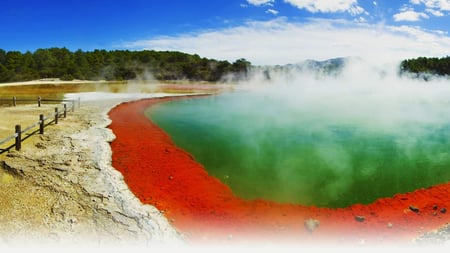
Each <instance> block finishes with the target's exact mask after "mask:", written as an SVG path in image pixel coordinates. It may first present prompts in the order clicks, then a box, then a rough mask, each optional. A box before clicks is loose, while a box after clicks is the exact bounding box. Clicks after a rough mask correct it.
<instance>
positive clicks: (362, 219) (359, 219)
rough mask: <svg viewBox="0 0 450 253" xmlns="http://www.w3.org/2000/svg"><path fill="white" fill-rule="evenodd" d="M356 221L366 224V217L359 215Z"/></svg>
mask: <svg viewBox="0 0 450 253" xmlns="http://www.w3.org/2000/svg"><path fill="white" fill-rule="evenodd" d="M355 220H356V221H357V222H364V221H365V220H366V217H365V216H360V215H358V216H355Z"/></svg>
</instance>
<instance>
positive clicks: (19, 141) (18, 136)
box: [16, 125, 22, 151]
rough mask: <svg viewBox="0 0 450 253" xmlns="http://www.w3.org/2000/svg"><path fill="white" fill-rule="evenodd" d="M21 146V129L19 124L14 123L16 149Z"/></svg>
mask: <svg viewBox="0 0 450 253" xmlns="http://www.w3.org/2000/svg"><path fill="white" fill-rule="evenodd" d="M21 148H22V130H21V127H20V125H16V150H17V151H19V150H20V149H21Z"/></svg>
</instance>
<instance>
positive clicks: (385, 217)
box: [109, 97, 450, 245]
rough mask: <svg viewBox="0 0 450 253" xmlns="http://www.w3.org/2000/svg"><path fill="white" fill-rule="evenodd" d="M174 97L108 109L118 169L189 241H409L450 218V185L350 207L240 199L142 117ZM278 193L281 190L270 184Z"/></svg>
mask: <svg viewBox="0 0 450 253" xmlns="http://www.w3.org/2000/svg"><path fill="white" fill-rule="evenodd" d="M173 99H187V98H186V97H169V98H160V99H145V100H139V101H135V102H129V103H124V104H121V105H119V106H117V107H116V108H114V109H112V110H111V111H110V112H109V117H110V118H111V120H112V123H111V125H110V126H109V127H110V128H111V129H112V131H113V132H114V134H115V135H116V137H117V138H116V139H115V140H114V141H113V142H112V143H111V148H112V151H113V156H112V163H113V167H114V168H116V169H117V170H119V171H120V172H121V173H122V174H123V176H124V179H125V182H126V183H127V184H128V186H129V187H130V190H131V191H132V192H133V193H134V194H135V195H136V196H137V197H138V198H139V199H140V201H142V202H143V203H146V204H150V205H153V206H155V207H156V208H158V209H159V210H160V211H161V212H162V213H163V214H164V215H165V216H166V217H167V219H168V220H169V221H170V222H171V223H172V225H173V226H174V227H175V228H176V229H177V230H178V231H180V232H181V233H183V234H184V235H185V237H186V238H187V240H188V241H190V242H192V243H234V242H238V243H245V242H255V241H263V242H269V243H270V242H273V243H285V242H286V243H302V244H308V243H318V242H319V243H328V244H333V245H334V244H339V245H343V244H344V245H345V244H349V245H355V244H359V243H364V244H365V245H389V244H392V243H395V244H397V243H398V244H403V243H409V242H410V241H411V240H413V239H414V238H415V237H417V236H419V235H421V234H422V233H424V232H427V231H430V230H433V229H437V228H439V227H441V226H443V225H445V224H446V223H447V222H449V221H450V214H448V213H446V212H445V210H446V208H447V205H448V203H450V194H449V193H450V183H447V184H442V185H436V186H433V187H429V188H427V189H418V190H416V191H414V192H411V193H404V194H397V195H395V196H393V197H390V198H382V199H378V200H377V201H375V202H374V203H372V204H368V205H360V204H355V205H352V206H350V207H347V208H318V207H313V206H302V205H293V204H279V203H275V202H271V201H265V200H253V201H249V200H243V199H240V198H239V197H237V196H235V195H234V194H233V192H232V191H231V190H230V188H229V187H228V186H226V185H225V184H223V183H222V182H220V181H219V180H218V179H216V178H215V177H213V176H210V175H208V172H207V171H206V170H205V169H204V168H203V167H202V165H201V164H199V163H198V162H196V161H195V160H194V159H193V158H192V156H191V155H190V154H189V153H187V152H186V151H184V150H182V149H180V148H178V147H177V146H175V144H174V143H173V142H172V140H171V138H170V136H168V135H167V134H166V133H165V132H164V131H163V130H161V129H160V128H159V127H158V126H156V125H155V124H154V123H153V122H151V121H150V120H149V119H148V118H146V117H145V115H144V110H145V109H147V108H148V107H150V106H152V105H154V104H157V103H162V102H166V101H169V100H173ZM273 190H274V191H276V189H273Z"/></svg>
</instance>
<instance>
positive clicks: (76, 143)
mask: <svg viewBox="0 0 450 253" xmlns="http://www.w3.org/2000/svg"><path fill="white" fill-rule="evenodd" d="M119 102H121V100H120V99H115V100H104V101H103V102H101V103H98V102H97V103H95V104H94V103H83V104H82V106H81V107H80V108H77V109H76V111H75V112H73V113H70V114H69V115H68V117H67V118H66V119H63V120H61V121H60V122H59V124H58V125H52V126H49V127H47V128H46V129H45V133H44V135H38V134H37V135H34V136H32V137H31V138H29V139H28V140H26V141H25V142H24V143H23V147H22V150H21V151H19V152H18V151H9V152H7V153H5V154H3V155H0V209H1V212H0V245H23V243H24V242H25V241H26V242H27V245H28V246H29V245H30V243H31V245H32V244H38V245H42V244H44V245H49V244H50V245H55V244H56V245H61V244H64V245H93V246H103V245H108V246H112V245H133V246H148V245H155V244H171V245H174V244H183V239H182V237H181V236H180V235H179V234H178V233H177V232H176V231H175V230H174V229H173V228H172V227H171V226H170V224H169V223H168V221H167V220H166V218H165V217H164V216H163V215H162V214H161V213H160V212H159V211H158V210H157V209H156V208H154V207H153V206H150V205H144V204H141V202H140V201H139V200H138V199H137V198H136V197H135V196H134V195H133V193H132V192H131V191H130V190H129V188H128V187H127V185H126V184H125V182H124V180H123V177H122V175H121V174H120V173H119V172H118V171H116V170H115V169H114V168H112V167H111V148H110V146H109V142H111V141H112V140H113V139H114V138H115V137H114V135H113V134H112V132H111V130H110V129H108V128H106V127H107V126H108V125H109V124H110V120H109V119H108V118H107V116H106V115H107V112H108V111H109V110H110V108H112V107H113V106H115V105H116V104H118V103H119Z"/></svg>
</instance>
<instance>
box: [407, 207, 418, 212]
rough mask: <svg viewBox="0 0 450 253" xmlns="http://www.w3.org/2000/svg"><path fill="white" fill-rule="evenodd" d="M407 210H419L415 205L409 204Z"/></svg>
mask: <svg viewBox="0 0 450 253" xmlns="http://www.w3.org/2000/svg"><path fill="white" fill-rule="evenodd" d="M409 210H411V211H413V212H415V213H418V212H419V208H417V207H415V206H413V205H410V206H409Z"/></svg>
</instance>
